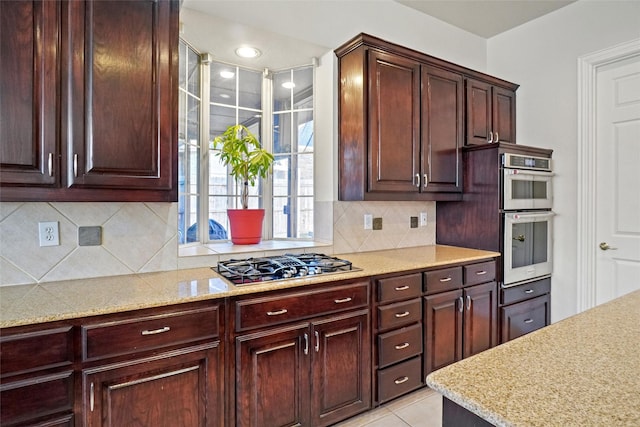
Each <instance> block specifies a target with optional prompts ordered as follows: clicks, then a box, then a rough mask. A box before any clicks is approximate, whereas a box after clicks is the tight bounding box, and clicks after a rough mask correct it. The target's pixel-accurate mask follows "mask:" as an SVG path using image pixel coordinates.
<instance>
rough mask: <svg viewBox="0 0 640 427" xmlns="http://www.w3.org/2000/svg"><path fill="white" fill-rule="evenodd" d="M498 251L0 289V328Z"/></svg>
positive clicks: (361, 256) (392, 255) (380, 254)
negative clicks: (293, 271)
mask: <svg viewBox="0 0 640 427" xmlns="http://www.w3.org/2000/svg"><path fill="white" fill-rule="evenodd" d="M499 255H500V254H499V253H497V252H490V251H482V250H475V249H467V248H459V247H454V246H443V245H431V246H419V247H413V248H402V249H390V250H384V251H372V252H358V253H351V254H336V255H335V256H337V257H340V258H345V259H347V260H349V261H351V262H352V264H353V265H354V266H355V267H357V270H354V271H351V272H344V273H339V274H323V275H319V276H307V277H305V278H300V279H289V280H281V281H273V282H264V283H260V284H257V285H243V286H234V285H232V284H231V283H230V282H228V281H226V280H224V279H223V278H222V277H221V276H220V275H219V274H217V273H216V272H215V271H214V270H213V269H211V268H196V269H187V270H174V271H166V272H158V273H145V274H131V275H123V276H108V277H99V278H91V279H77V280H65V281H59V282H47V283H38V284H29V285H15V286H0V327H2V328H7V327H12V326H20V325H28V324H35V323H43V322H50V321H57V320H65V319H72V318H78V317H85V316H93V315H99V314H108V313H116V312H121V311H127V310H135V309H142V308H151V307H159V306H163V305H170V304H176V303H183V302H191V301H199V300H207V299H216V298H224V297H229V296H236V295H244V294H251V293H256V292H264V291H271V290H276V289H288V288H296V287H301V286H305V285H311V284H319V283H327V282H331V281H336V280H348V279H358V278H365V277H371V276H377V275H381V274H388V273H396V272H402V271H411V270H419V269H426V268H432V267H437V266H442V265H447V264H455V263H464V262H470V261H476V260H481V259H487V258H492V257H497V256H499Z"/></svg>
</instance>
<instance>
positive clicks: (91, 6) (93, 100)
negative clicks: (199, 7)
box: [62, 0, 179, 201]
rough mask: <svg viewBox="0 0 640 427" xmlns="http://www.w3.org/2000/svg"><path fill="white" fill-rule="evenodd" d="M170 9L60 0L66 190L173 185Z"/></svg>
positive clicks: (174, 59)
mask: <svg viewBox="0 0 640 427" xmlns="http://www.w3.org/2000/svg"><path fill="white" fill-rule="evenodd" d="M178 7H179V5H178V2H177V1H171V2H169V1H152V0H143V1H119V2H113V1H87V2H69V3H68V10H67V14H68V28H66V32H67V33H65V32H63V36H64V39H65V40H69V45H68V46H67V49H68V51H65V52H64V55H66V56H65V58H63V59H64V61H63V63H69V64H70V67H71V69H70V70H66V75H67V76H68V80H65V81H64V83H63V87H62V88H63V90H62V93H63V102H64V104H65V105H67V108H68V109H67V110H65V111H64V112H63V121H62V123H64V124H65V126H66V123H69V127H68V128H66V127H65V126H63V129H62V131H63V135H65V140H66V142H65V143H66V144H67V145H68V147H69V153H68V154H67V156H68V162H69V183H68V185H69V187H79V188H83V187H84V188H109V189H119V188H120V189H123V188H124V189H131V190H135V189H141V190H144V189H147V190H165V191H167V190H171V189H172V188H174V187H176V186H175V184H174V182H173V181H174V174H175V169H176V161H177V156H176V155H175V153H176V152H177V151H176V148H175V147H176V137H177V134H176V132H177V126H175V123H177V74H178V73H177V65H178V31H177V29H178V19H177V14H178ZM65 115H66V116H65ZM134 194H135V193H124V194H121V195H120V197H121V198H123V199H124V198H127V197H135V196H134ZM173 199H177V197H174V198H173ZM167 201H169V200H167Z"/></svg>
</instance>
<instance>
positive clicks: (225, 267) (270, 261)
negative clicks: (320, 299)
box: [217, 253, 355, 285]
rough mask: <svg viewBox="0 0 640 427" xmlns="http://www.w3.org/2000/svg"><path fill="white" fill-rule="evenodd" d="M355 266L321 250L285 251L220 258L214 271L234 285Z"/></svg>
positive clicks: (323, 272)
mask: <svg viewBox="0 0 640 427" xmlns="http://www.w3.org/2000/svg"><path fill="white" fill-rule="evenodd" d="M352 270H355V268H354V267H353V265H352V264H351V262H350V261H347V260H344V259H340V258H336V257H331V256H328V255H324V254H317V253H308V254H285V255H275V256H269V257H256V258H247V259H231V260H228V261H220V262H219V263H218V266H217V271H218V273H220V274H221V275H222V276H223V277H225V278H226V279H227V280H229V281H230V282H232V283H234V284H236V285H242V284H250V283H256V282H268V281H271V280H284V279H289V278H298V277H305V276H311V275H317V274H326V273H337V272H344V271H352Z"/></svg>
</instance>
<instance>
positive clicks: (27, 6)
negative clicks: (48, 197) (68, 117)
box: [0, 1, 60, 187]
mask: <svg viewBox="0 0 640 427" xmlns="http://www.w3.org/2000/svg"><path fill="white" fill-rule="evenodd" d="M59 21H60V3H59V2H53V1H2V2H0V53H1V54H2V59H1V60H0V117H2V124H1V125H0V141H2V143H0V185H2V186H7V185H30V186H45V187H46V186H57V185H59V183H60V164H59V161H60V159H59V154H60V153H59V149H58V137H57V135H58V133H57V128H56V123H57V120H58V106H57V105H58V104H57V83H58V81H59V68H58V65H57V64H58V62H57V52H58V36H59V34H58V33H59V24H58V23H59Z"/></svg>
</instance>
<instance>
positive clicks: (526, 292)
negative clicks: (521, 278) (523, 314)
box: [524, 289, 533, 294]
mask: <svg viewBox="0 0 640 427" xmlns="http://www.w3.org/2000/svg"><path fill="white" fill-rule="evenodd" d="M524 293H525V294H532V293H533V289H527V290H526V291H524Z"/></svg>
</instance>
